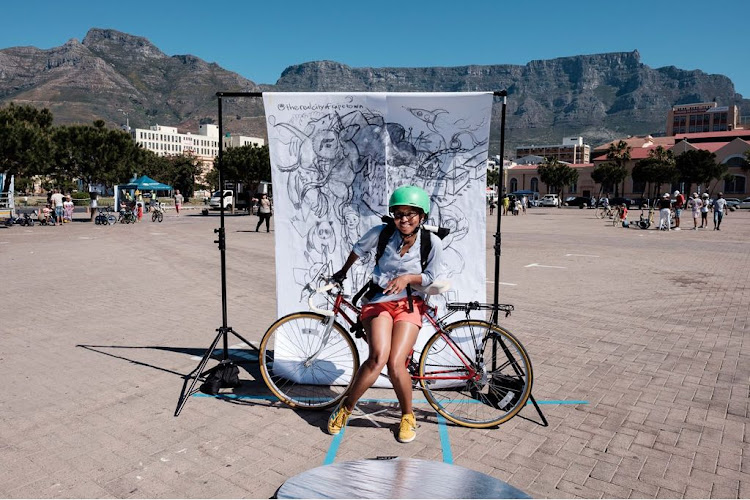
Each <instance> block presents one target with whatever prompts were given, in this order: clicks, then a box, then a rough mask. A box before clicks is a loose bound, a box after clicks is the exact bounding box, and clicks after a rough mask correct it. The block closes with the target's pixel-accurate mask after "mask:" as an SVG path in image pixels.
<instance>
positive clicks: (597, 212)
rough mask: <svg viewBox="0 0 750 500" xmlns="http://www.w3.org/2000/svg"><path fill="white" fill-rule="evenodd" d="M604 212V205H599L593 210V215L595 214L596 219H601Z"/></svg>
mask: <svg viewBox="0 0 750 500" xmlns="http://www.w3.org/2000/svg"><path fill="white" fill-rule="evenodd" d="M605 212H606V209H605V208H604V207H599V208H597V209H596V210H595V211H594V215H595V216H596V218H597V219H603V218H604V214H605Z"/></svg>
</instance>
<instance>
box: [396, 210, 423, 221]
mask: <svg viewBox="0 0 750 500" xmlns="http://www.w3.org/2000/svg"><path fill="white" fill-rule="evenodd" d="M417 215H419V212H393V218H394V219H396V220H400V219H403V218H404V217H406V219H407V220H412V219H413V218H414V217H416V216H417Z"/></svg>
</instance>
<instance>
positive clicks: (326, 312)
mask: <svg viewBox="0 0 750 500" xmlns="http://www.w3.org/2000/svg"><path fill="white" fill-rule="evenodd" d="M337 286H339V283H337V282H335V281H334V282H333V283H328V284H327V285H324V286H322V287H320V288H317V289H315V293H313V294H311V295H310V297H308V298H307V305H308V306H309V307H310V310H311V311H312V312H316V313H318V314H322V315H323V316H333V315H334V312H333V311H331V310H329V309H318V308H317V307H315V305H313V297H315V296H316V295H318V294H319V293H325V292H327V291H328V290H331V289H333V288H336V287H337Z"/></svg>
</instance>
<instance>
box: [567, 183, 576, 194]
mask: <svg viewBox="0 0 750 500" xmlns="http://www.w3.org/2000/svg"><path fill="white" fill-rule="evenodd" d="M568 192H569V193H571V194H575V193H577V192H578V184H577V183H576V184H571V185H570V186H568Z"/></svg>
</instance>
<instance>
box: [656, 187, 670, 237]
mask: <svg viewBox="0 0 750 500" xmlns="http://www.w3.org/2000/svg"><path fill="white" fill-rule="evenodd" d="M671 208H672V201H671V200H670V199H669V193H664V196H662V197H661V200H659V230H661V231H669V229H670V227H669V225H670V222H669V218H670V217H669V216H670V213H669V211H670V209H671Z"/></svg>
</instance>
